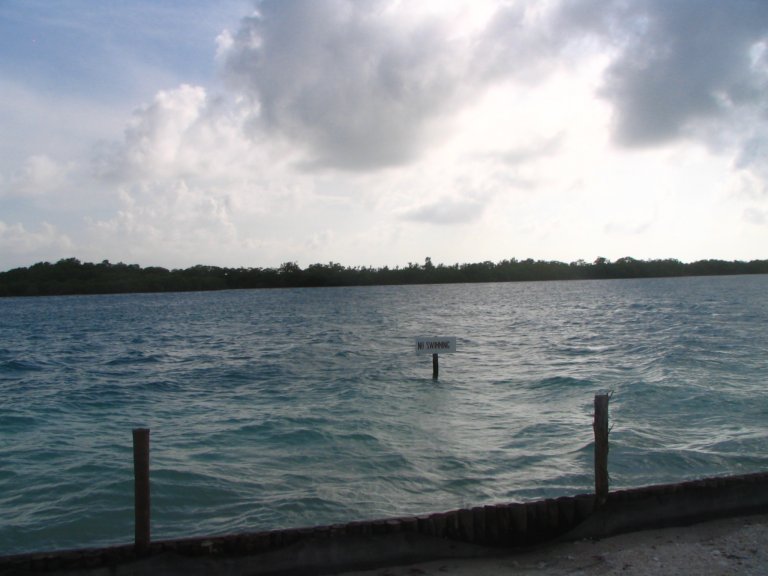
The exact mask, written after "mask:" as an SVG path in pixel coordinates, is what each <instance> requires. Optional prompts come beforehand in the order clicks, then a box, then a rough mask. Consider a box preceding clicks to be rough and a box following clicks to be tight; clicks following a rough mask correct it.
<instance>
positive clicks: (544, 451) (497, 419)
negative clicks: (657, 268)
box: [0, 276, 768, 554]
mask: <svg viewBox="0 0 768 576" xmlns="http://www.w3.org/2000/svg"><path fill="white" fill-rule="evenodd" d="M767 327H768V277H767V276H738V277H716V278H682V279H653V280H626V281H588V282H547V283H515V284H478V285H447V286H406V287H373V288H328V289H304V290H301V289H296V290H260V291H232V292H213V293H184V294H146V295H117V296H87V297H86V296H83V297H77V296H75V297H58V298H57V297H52V298H34V299H16V298H12V299H0V393H1V394H0V554H11V553H17V552H24V551H32V550H47V549H54V548H70V547H79V546H95V545H104V544H111V543H128V542H131V541H132V538H133V470H132V465H133V463H132V451H131V450H132V448H131V430H132V429H133V428H135V427H140V426H142V427H149V428H151V430H152V459H151V460H152V462H151V466H152V475H151V480H152V491H153V492H152V497H153V502H152V504H153V518H152V520H153V527H152V528H153V538H156V539H161V538H170V537H181V536H191V535H200V534H215V533H228V532H237V531H251V530H262V529H271V528H283V527H291V526H302V525H313V524H325V523H334V522H342V521H350V520H356V519H367V518H373V517H383V516H391V515H402V514H417V513H422V512H432V511H438V510H446V509H453V508H457V507H461V506H469V505H482V504H490V503H496V502H508V501H514V500H525V499H531V498H539V497H548V496H559V495H565V494H575V493H580V492H586V491H590V490H591V489H592V482H593V473H592V438H593V436H592V428H591V423H592V402H593V398H594V394H595V393H597V392H599V391H603V390H610V391H612V392H613V397H612V400H611V421H612V425H613V430H612V433H611V436H610V441H611V452H610V462H609V468H610V473H611V482H612V486H613V487H616V488H619V487H629V486H639V485H644V484H649V483H657V482H668V481H678V480H684V479H689V478H696V477H701V476H708V475H717V474H732V473H744V472H751V471H764V470H766V469H767V468H768V451H767V450H766V448H767V447H768V429H767V424H768V394H766V383H767V380H768V377H767V376H766V374H768V328H767ZM422 335H435V336H456V337H457V339H458V352H457V353H455V354H452V355H441V356H440V378H439V380H438V381H436V382H435V381H433V380H432V362H431V357H429V356H417V355H416V354H415V353H414V350H413V348H414V344H413V337H415V336H422Z"/></svg>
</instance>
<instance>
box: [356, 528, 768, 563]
mask: <svg viewBox="0 0 768 576" xmlns="http://www.w3.org/2000/svg"><path fill="white" fill-rule="evenodd" d="M344 574H346V575H347V576H353V575H355V576H363V575H366V576H419V575H422V576H430V575H435V576H438V575H439V576H469V575H473V576H474V575H483V574H487V575H493V576H497V575H498V576H501V575H515V576H528V575H530V576H533V575H536V576H565V575H568V576H577V575H592V574H594V575H621V576H659V575H665V574H669V575H672V574H674V575H692V576H693V575H695V576H725V575H734V576H736V575H738V576H755V575H761V576H768V514H762V515H756V516H743V517H737V518H728V519H723V520H715V521H711V522H705V523H700V524H695V525H692V526H687V527H682V528H666V529H655V530H646V531H642V532H633V533H629V534H622V535H619V536H614V537H611V538H605V539H603V540H599V541H591V540H582V541H577V542H567V543H561V544H554V545H550V546H546V547H542V548H540V549H537V550H534V551H529V552H523V553H513V554H510V553H505V554H503V555H499V556H496V557H492V558H477V559H450V560H444V561H432V562H426V563H419V564H411V565H407V566H397V567H387V568H379V569H377V570H367V571H360V572H345V573H344Z"/></svg>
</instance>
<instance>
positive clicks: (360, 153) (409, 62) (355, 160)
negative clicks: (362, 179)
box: [225, 0, 465, 170]
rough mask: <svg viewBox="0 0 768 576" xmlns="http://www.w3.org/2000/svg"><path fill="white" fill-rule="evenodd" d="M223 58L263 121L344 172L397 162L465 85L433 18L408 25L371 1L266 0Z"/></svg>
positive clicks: (453, 51) (315, 159) (454, 53)
mask: <svg viewBox="0 0 768 576" xmlns="http://www.w3.org/2000/svg"><path fill="white" fill-rule="evenodd" d="M257 7H258V13H257V15H255V16H253V17H252V18H248V19H246V20H244V21H243V22H242V24H241V28H240V30H239V31H238V33H237V35H236V37H235V39H234V44H233V46H232V49H231V50H230V51H229V53H228V54H227V57H226V62H225V73H226V75H227V78H228V79H229V80H230V82H231V83H232V84H234V85H235V86H236V87H237V88H239V89H240V90H242V91H243V92H245V93H247V94H249V95H251V96H253V97H255V98H256V100H257V101H258V105H259V107H260V118H259V121H260V123H261V125H262V126H263V127H265V128H266V129H269V130H274V131H277V132H279V133H281V134H284V135H287V136H289V137H290V138H291V139H293V140H295V141H298V142H301V143H302V144H304V145H305V146H306V147H308V148H309V149H310V150H311V154H310V162H311V163H315V164H320V165H331V166H336V167H341V168H345V169H351V170H355V169H366V168H372V167H374V168H375V167H381V166H390V165H397V164H402V163H405V162H407V161H409V160H410V159H412V158H413V157H414V156H415V155H416V154H417V153H418V151H419V149H420V147H421V145H423V143H424V140H425V138H426V137H427V135H428V134H429V128H430V124H431V121H432V120H434V119H435V118H437V117H439V116H441V115H442V114H445V113H446V112H447V111H449V110H451V109H453V107H454V106H455V104H456V103H457V101H458V100H459V95H460V94H461V93H462V92H463V91H464V90H465V87H464V85H463V83H462V78H463V77H464V76H465V66H464V64H463V63H462V61H461V60H462V55H461V51H460V50H458V47H457V46H454V45H452V43H451V42H450V41H449V39H448V36H449V35H448V33H447V32H446V29H445V23H444V22H441V21H440V20H437V19H436V20H430V21H422V22H412V21H408V20H404V19H403V18H402V17H401V16H398V15H397V14H396V13H390V12H388V11H387V10H386V8H387V3H385V2H378V1H373V0H368V1H362V2H361V1H355V2H352V1H349V0H329V1H325V2H318V1H317V0H296V1H291V2H283V1H265V2H260V3H258V4H257Z"/></svg>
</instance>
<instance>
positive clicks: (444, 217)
mask: <svg viewBox="0 0 768 576" xmlns="http://www.w3.org/2000/svg"><path fill="white" fill-rule="evenodd" d="M484 209H485V205H484V204H483V203H482V202H479V201H476V200H457V199H448V198H443V199H441V200H438V201H437V202H433V203H430V204H427V205H424V206H420V207H419V208H415V209H413V210H409V211H407V212H405V213H404V214H403V215H402V218H403V219H404V220H412V221H415V222H426V223H429V224H438V225H446V224H465V223H468V222H473V221H475V220H477V219H478V218H480V217H481V216H482V214H483V211H484Z"/></svg>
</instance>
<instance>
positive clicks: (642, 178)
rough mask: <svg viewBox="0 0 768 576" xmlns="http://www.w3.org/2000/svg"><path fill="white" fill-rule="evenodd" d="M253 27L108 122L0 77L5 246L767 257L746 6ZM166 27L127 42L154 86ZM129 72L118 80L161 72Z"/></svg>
mask: <svg viewBox="0 0 768 576" xmlns="http://www.w3.org/2000/svg"><path fill="white" fill-rule="evenodd" d="M239 1H240V0H232V2H227V5H228V6H229V7H230V8H231V7H232V6H233V5H234V4H237V3H238V2H239ZM36 6H38V8H40V6H42V4H40V3H36ZM251 6H253V7H254V8H255V14H254V13H253V11H251V14H250V15H249V16H247V17H245V18H243V19H242V20H241V22H240V25H239V27H237V28H230V29H231V30H233V32H231V33H230V32H228V31H227V30H223V31H222V29H223V27H219V28H217V30H216V32H214V33H211V34H210V35H209V36H208V37H206V38H204V39H202V38H201V39H200V42H205V43H207V44H205V45H206V46H208V48H207V50H208V51H209V56H210V60H211V62H213V61H215V62H218V64H219V66H220V67H221V69H220V72H221V76H222V82H223V83H222V84H221V85H220V86H219V85H218V84H217V83H216V81H214V80H212V79H209V80H210V82H208V83H205V82H200V80H201V76H200V75H197V74H196V73H191V74H190V75H189V76H190V77H189V78H188V80H187V81H186V83H179V82H178V80H177V78H178V77H182V76H183V75H184V74H182V72H184V71H187V72H188V71H194V69H195V63H194V62H192V61H190V62H187V63H185V65H184V66H183V67H181V68H179V69H178V70H176V71H173V70H170V69H169V70H167V72H168V74H160V75H155V76H151V77H149V79H148V80H147V83H148V84H152V85H153V88H152V92H147V91H146V85H143V88H142V90H143V91H142V97H145V95H146V94H148V93H155V96H154V97H153V98H151V99H150V100H149V101H148V102H147V103H146V104H144V105H141V106H139V107H138V108H136V109H135V111H134V113H133V114H132V115H131V116H130V118H129V120H128V122H127V123H124V124H125V125H124V126H123V124H122V123H121V120H120V119H122V118H125V117H126V115H127V113H126V112H125V109H124V102H123V103H118V101H113V102H111V103H108V102H102V101H100V100H99V99H97V98H92V99H89V98H88V97H87V96H84V95H83V94H82V93H84V92H86V90H81V91H80V92H81V93H80V94H79V95H78V96H77V97H74V96H72V94H71V93H70V95H69V96H67V97H65V98H61V99H60V98H58V97H56V95H55V93H53V92H51V93H47V92H44V91H40V90H37V89H35V88H33V87H32V86H34V83H29V84H25V83H24V82H23V81H21V80H20V77H14V78H11V79H6V80H3V81H2V82H0V102H2V104H3V106H0V123H2V125H3V127H4V134H3V136H2V137H0V152H2V154H0V173H2V178H0V202H2V204H0V214H2V217H3V218H4V220H5V222H14V223H16V224H13V225H12V226H11V225H10V224H4V226H5V229H4V230H5V233H6V235H8V234H10V235H11V236H14V235H16V236H18V237H19V238H28V239H29V242H33V240H35V239H37V240H35V241H36V242H37V244H36V245H37V246H40V247H43V246H48V247H49V249H50V252H49V253H50V254H51V255H52V257H64V256H70V255H72V254H70V253H64V254H61V253H59V252H56V250H59V249H61V250H64V249H67V241H69V242H70V243H71V246H73V247H75V248H77V250H76V252H77V253H76V254H75V255H76V256H78V257H80V258H86V257H92V258H93V259H95V260H101V259H103V258H109V259H113V260H138V261H140V262H142V263H147V264H153V263H155V264H162V265H166V266H171V267H173V266H181V265H187V264H189V265H191V264H196V263H200V262H203V261H205V262H208V263H215V264H222V265H224V264H227V265H242V264H246V265H277V264H279V263H280V262H283V261H288V260H297V261H299V262H301V263H303V264H307V263H311V262H315V261H329V260H333V261H342V262H345V263H346V262H352V263H357V264H364V265H367V264H373V265H377V264H384V263H386V264H390V265H393V264H402V263H403V262H404V261H407V260H415V261H418V262H420V261H422V260H423V257H424V254H423V253H421V252H420V250H421V248H420V247H422V246H435V247H439V249H431V250H430V251H429V255H430V256H432V258H433V260H434V261H435V262H439V261H442V260H444V261H460V260H465V261H473V260H485V259H492V260H493V259H500V258H508V257H520V258H523V257H529V256H530V257H534V258H539V257H541V258H551V259H569V258H570V259H577V258H585V259H588V260H591V259H592V258H594V257H596V256H597V255H604V256H607V257H611V258H616V257H620V256H626V255H632V256H635V257H639V258H644V257H655V256H672V257H679V258H683V259H686V258H688V259H690V258H696V257H709V256H713V257H714V256H717V255H718V254H715V253H714V252H717V251H720V252H721V253H722V252H723V251H725V250H732V251H733V253H734V255H736V253H737V252H738V250H739V246H740V244H739V242H744V244H743V247H742V248H741V250H742V253H744V254H753V255H754V254H757V253H758V252H759V249H758V248H757V247H756V246H759V245H761V239H763V240H765V241H766V242H768V237H766V236H765V234H766V232H765V227H764V224H763V222H764V215H765V214H766V211H767V210H768V204H767V203H768V194H766V189H767V188H766V183H768V160H767V159H768V155H766V154H765V151H766V149H767V144H766V143H768V128H766V126H768V123H766V121H765V120H766V116H768V101H767V100H766V98H765V96H764V94H766V93H768V90H766V89H767V88H768V49H767V48H766V46H768V20H767V16H766V14H767V13H768V10H766V8H765V6H768V5H765V4H764V3H758V2H751V1H749V0H733V2H732V3H721V2H718V1H715V0H700V1H698V2H697V1H693V0H680V1H679V2H663V1H662V0H637V1H633V2H625V1H623V0H607V1H602V0H600V1H598V0H552V1H547V2H538V1H536V2H534V1H533V0H520V1H516V2H502V1H495V0H480V1H474V0H473V1H469V0H440V1H437V0H436V1H431V2H418V3H413V2H404V1H390V0H363V1H352V0H323V1H320V0H292V1H290V2H285V1H278V0H263V1H256V2H254V3H253V4H252V5H251ZM196 10H203V11H204V10H205V7H204V6H203V5H202V4H201V5H199V6H197V8H196ZM156 14H159V15H160V16H162V18H161V20H162V21H167V18H169V17H170V15H172V11H169V10H168V7H167V6H166V7H164V9H163V10H161V11H160V13H156ZM102 16H103V14H102ZM132 17H133V18H137V19H138V20H139V21H140V19H141V13H140V11H135V12H132ZM65 22H69V23H70V24H72V20H71V19H69V20H67V19H65ZM230 23H231V22H230ZM210 28H211V26H207V25H206V26H202V27H200V28H199V29H200V30H203V29H205V30H207V31H208V32H209V33H210V32H211V30H210ZM164 30H165V27H163V26H149V28H147V30H145V32H146V34H148V35H149V36H151V37H152V38H153V40H152V41H153V44H152V46H155V47H156V48H158V49H162V50H171V51H172V52H173V53H171V54H165V55H163V56H162V57H161V58H160V57H159V58H158V62H162V63H164V64H163V65H162V66H160V68H163V67H167V66H169V65H170V63H172V62H174V61H176V60H178V59H179V58H180V57H181V54H182V53H183V52H184V50H185V48H184V47H185V46H186V47H188V46H189V45H190V42H192V41H193V38H192V36H191V33H190V32H189V31H187V32H185V33H184V34H183V35H182V36H181V37H176V36H174V33H173V31H170V30H169V31H164ZM166 33H167V34H168V36H167V37H164V36H163V34H166ZM104 34H107V32H105V33H104ZM96 37H99V38H101V37H102V35H96V36H94V37H92V38H90V40H89V42H91V43H93V42H95V40H94V38H96ZM104 37H105V36H104ZM121 38H123V39H124V38H125V37H124V36H121ZM62 45H63V44H62ZM201 45H202V44H201ZM112 49H114V47H113V48H112ZM102 53H103V54H104V55H105V58H107V59H108V58H110V57H111V56H110V54H112V51H111V50H106V51H104V52H100V54H102ZM132 54H134V55H133V56H131V58H129V60H131V62H130V66H129V69H126V71H125V74H127V75H129V76H131V77H133V76H134V75H135V74H136V73H137V71H141V70H142V69H146V70H151V69H152V68H153V66H154V64H153V63H152V62H149V61H144V60H142V59H141V58H138V56H136V55H144V56H146V54H147V52H146V51H145V50H139V49H136V50H135V51H134V52H132ZM195 58H199V51H198V52H197V56H196V57H195ZM110 62H111V63H112V64H116V67H117V68H120V66H119V64H120V63H121V62H124V60H123V59H120V58H118V59H117V60H110ZM153 62H154V61H153ZM112 64H110V66H112ZM155 64H156V63H155ZM209 64H210V62H208V63H203V64H201V66H203V67H205V66H208V65H209ZM104 66H106V64H104ZM18 68H19V69H21V66H19V67H18ZM175 75H178V76H175ZM203 76H204V75H203ZM89 78H90V76H86V77H84V78H83V79H79V80H73V81H76V82H77V81H79V82H82V83H83V85H87V82H88V81H89ZM168 79H173V81H172V82H167V81H168ZM129 83H130V82H129ZM173 86H176V87H175V88H174V87H173ZM5 88H8V89H7V90H5ZM98 94H99V95H103V94H104V92H103V91H100V92H98ZM100 97H101V96H100ZM132 97H133V96H132ZM6 126H7V127H8V129H7V132H5V128H6ZM122 128H124V131H123V133H122V135H121V134H120V130H121V129H122ZM5 134H10V135H11V136H6V135H5ZM42 222H51V223H53V224H48V225H43V224H42ZM425 224H427V225H425ZM45 226H53V227H52V228H51V229H50V230H52V231H51V232H50V233H47V232H46V230H47V228H46V227H45ZM726 227H730V228H728V230H727V231H726V230H725V228H726ZM738 227H741V228H742V229H740V230H739V231H738V232H737V228H738ZM721 228H722V229H721ZM9 230H12V231H11V232H9ZM30 230H31V231H34V232H29V231H30ZM46 238H47V239H48V240H45V239H46ZM712 238H718V239H719V241H720V244H717V242H716V241H715V240H711V239H712ZM745 239H748V243H747V240H745ZM6 240H7V239H6ZM33 243H34V242H33ZM764 243H765V242H762V244H764ZM24 245H29V246H31V245H32V244H25V243H24V242H21V243H20V244H17V245H13V246H16V249H18V250H22V249H23V246H24ZM7 246H11V244H7ZM606 246H610V247H611V249H615V250H616V251H617V253H616V254H609V253H608V250H607V249H606V248H605V247H606ZM41 249H42V248H41ZM662 252H664V253H662ZM89 255H92V256H89ZM734 257H735V256H734Z"/></svg>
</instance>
